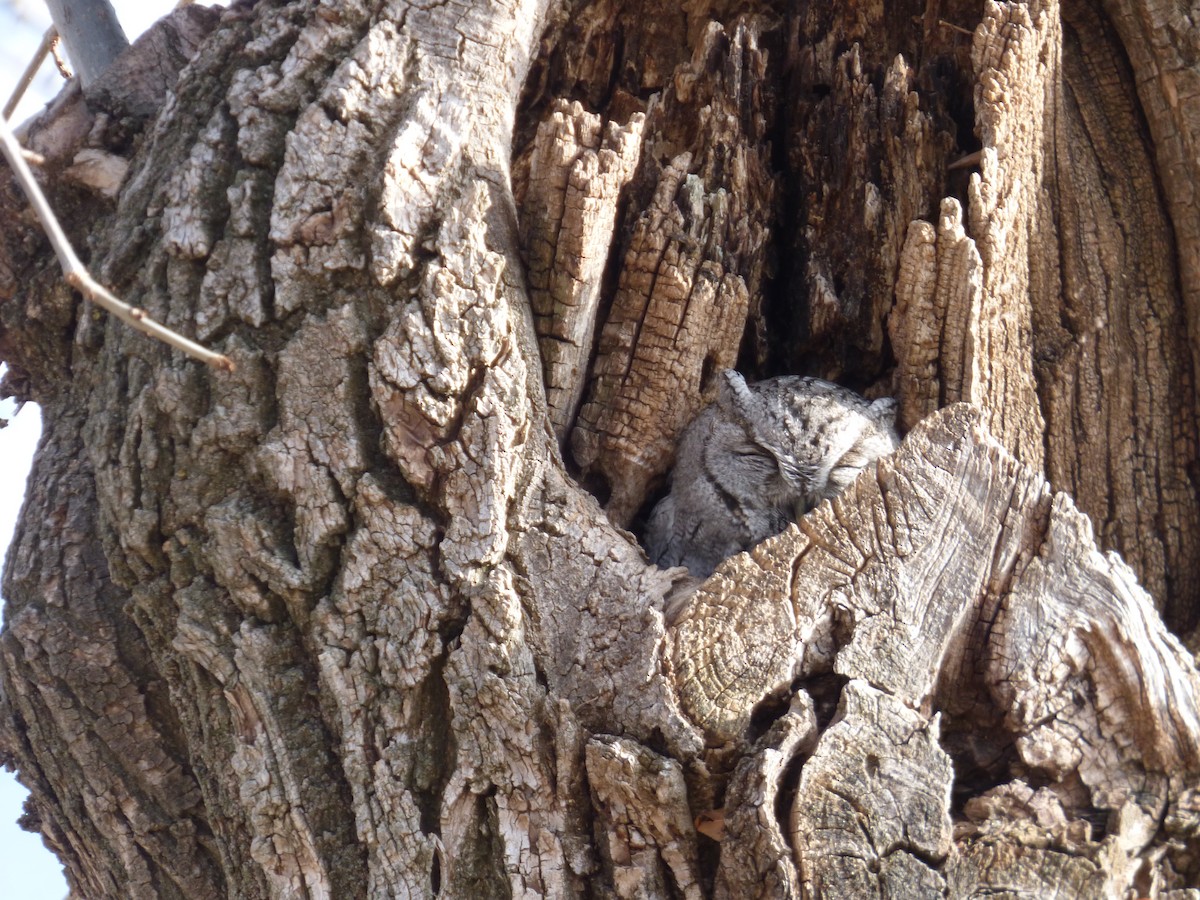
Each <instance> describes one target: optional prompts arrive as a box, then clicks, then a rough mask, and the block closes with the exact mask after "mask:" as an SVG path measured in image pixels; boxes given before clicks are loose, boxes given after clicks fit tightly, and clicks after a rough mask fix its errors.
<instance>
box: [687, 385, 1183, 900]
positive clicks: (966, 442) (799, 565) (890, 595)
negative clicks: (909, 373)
mask: <svg viewBox="0 0 1200 900" xmlns="http://www.w3.org/2000/svg"><path fill="white" fill-rule="evenodd" d="M672 654H673V665H674V668H675V671H676V672H677V673H678V676H677V677H678V680H679V685H680V697H681V701H682V703H683V706H684V710H685V712H686V713H687V714H688V715H689V716H690V717H692V718H693V719H694V720H695V721H696V722H697V724H699V725H700V726H701V727H702V728H703V729H704V731H705V733H706V735H707V744H708V746H709V747H710V748H711V749H710V750H709V751H708V752H709V755H710V758H712V759H713V760H714V761H717V762H718V763H719V761H720V760H721V759H723V758H726V756H727V755H728V754H729V753H730V748H731V746H736V745H740V744H742V743H743V742H744V741H745V739H746V736H747V735H748V734H750V733H751V729H750V726H751V714H752V712H753V710H754V709H755V708H756V706H757V705H759V704H761V703H763V702H764V701H766V700H768V699H769V698H770V697H772V696H778V695H780V694H786V693H788V692H789V691H790V690H793V689H794V688H795V686H797V685H798V686H799V687H800V690H803V689H804V685H805V684H806V683H807V682H810V681H811V680H812V679H814V678H817V677H818V676H821V675H824V674H825V673H829V672H832V673H836V675H838V676H839V677H841V678H844V679H847V684H846V686H845V688H843V690H842V695H841V699H840V701H839V706H838V714H837V717H836V719H835V722H836V723H837V724H836V725H831V726H830V727H829V728H827V729H826V730H825V731H824V732H822V733H821V735H820V736H819V737H818V738H817V739H816V740H815V743H814V746H813V747H812V749H810V750H806V751H805V752H804V754H803V756H802V757H799V756H797V755H796V754H795V751H793V758H794V759H803V760H804V762H803V768H802V769H801V773H800V782H799V786H798V788H797V794H796V799H795V801H794V802H793V804H792V815H793V817H794V821H793V825H792V828H793V838H794V843H793V844H792V846H793V847H794V848H795V851H796V853H797V866H798V874H799V878H800V879H801V881H802V883H803V884H805V885H807V886H808V888H809V889H810V890H819V891H828V890H831V886H832V885H835V884H842V883H846V884H851V885H854V886H855V887H853V888H852V889H848V890H847V893H846V896H876V895H879V896H882V895H886V894H887V893H889V892H894V891H895V890H897V889H898V886H899V885H908V886H911V887H913V889H914V890H917V889H918V886H920V885H925V887H924V888H920V890H922V891H923V890H930V891H940V890H941V889H942V888H941V887H940V885H942V884H943V879H945V878H947V877H952V878H953V879H956V880H957V881H956V883H958V884H964V883H967V882H971V883H975V884H978V885H1001V884H1004V883H1005V879H1006V878H1008V877H1009V872H1010V867H1012V868H1011V871H1013V872H1016V871H1022V872H1023V874H1022V875H1021V877H1022V878H1027V877H1032V876H1031V874H1030V873H1029V872H1028V871H1026V870H1025V869H1023V868H1022V867H1023V866H1026V864H1025V863H1023V862H1021V861H1020V854H1014V855H1013V857H1012V859H1011V861H1010V863H1009V864H1008V865H1004V864H1002V863H1000V862H998V861H996V860H995V859H987V860H985V859H984V858H983V857H981V856H980V855H979V851H978V848H977V847H976V842H979V843H982V844H984V845H987V846H993V847H995V846H998V845H1002V844H1005V843H1006V842H1008V843H1012V844H1015V845H1016V846H1020V845H1021V844H1022V842H1023V841H1026V840H1028V837H1022V836H1021V835H1020V834H1011V835H1009V836H1007V837H1004V836H1003V835H1001V834H1000V833H999V832H998V831H997V830H996V829H989V828H987V827H986V826H984V825H980V826H978V827H977V828H976V829H974V830H971V831H968V832H966V834H965V836H959V838H958V841H957V844H956V851H955V854H953V855H952V854H951V853H950V849H949V843H948V842H949V838H950V820H949V817H948V816H949V792H950V788H951V785H952V783H953V771H952V769H951V766H950V765H949V759H948V757H947V755H946V751H945V750H944V749H943V748H941V747H940V746H939V734H940V729H941V728H949V729H951V730H953V731H955V732H964V731H965V732H970V731H971V730H972V729H976V730H979V731H983V730H987V729H993V728H995V727H996V722H997V721H998V722H999V723H1000V725H999V727H1000V728H1001V729H1002V731H1003V737H999V736H997V735H995V734H993V735H992V737H991V738H990V740H991V741H992V742H993V743H994V744H996V743H998V745H999V746H1001V747H1003V748H1007V749H1006V750H1003V751H1002V754H1001V755H1002V756H1003V758H1005V759H1006V760H1007V762H1006V763H1005V764H1004V765H1003V766H1002V767H1001V768H1000V770H997V771H993V772H992V776H993V777H995V778H996V779H997V782H996V783H997V784H1004V783H1005V781H1008V780H1011V784H1012V785H1013V789H1014V790H1020V789H1021V786H1022V785H1024V784H1028V783H1030V782H1031V781H1037V780H1049V781H1050V782H1052V783H1056V784H1071V783H1075V784H1077V785H1079V790H1078V791H1076V792H1075V794H1074V795H1069V794H1066V792H1063V794H1060V796H1059V797H1058V802H1059V803H1060V804H1061V805H1062V807H1063V809H1062V815H1063V817H1064V818H1065V821H1067V822H1078V823H1080V824H1079V827H1080V828H1082V829H1083V831H1084V832H1085V834H1084V836H1083V837H1082V838H1081V839H1080V840H1079V841H1078V842H1077V843H1078V848H1077V849H1076V851H1075V852H1076V855H1078V856H1080V857H1082V858H1083V859H1085V860H1087V861H1090V862H1089V866H1092V865H1096V864H1098V863H1099V861H1100V860H1101V859H1105V858H1110V856H1111V855H1113V854H1124V855H1125V856H1124V862H1122V863H1121V864H1119V865H1117V864H1115V863H1111V862H1110V863H1109V866H1108V868H1107V869H1106V875H1105V877H1106V878H1107V879H1109V880H1110V881H1111V882H1112V884H1114V885H1115V887H1116V889H1117V891H1118V893H1119V892H1120V891H1123V890H1125V889H1127V888H1129V887H1130V886H1131V884H1132V881H1131V880H1130V879H1132V878H1133V877H1134V874H1135V872H1136V871H1137V868H1138V866H1139V865H1145V866H1148V867H1149V872H1150V873H1151V875H1152V877H1153V878H1154V879H1157V881H1156V883H1169V881H1170V871H1171V870H1170V864H1169V863H1166V864H1162V865H1160V864H1159V862H1158V861H1157V860H1158V854H1160V853H1161V852H1162V847H1161V846H1160V845H1157V844H1156V843H1155V842H1154V841H1153V840H1152V839H1151V838H1152V835H1150V834H1147V833H1146V832H1145V830H1144V829H1145V824H1146V817H1150V818H1151V819H1153V818H1154V817H1155V816H1158V817H1159V820H1161V819H1162V818H1163V817H1165V818H1166V819H1168V820H1170V822H1171V823H1172V824H1171V826H1169V827H1168V829H1167V830H1168V833H1170V834H1175V835H1182V834H1184V833H1186V831H1187V829H1188V828H1190V827H1192V826H1191V825H1188V824H1186V823H1189V822H1192V823H1194V822H1195V819H1196V811H1195V809H1194V808H1193V802H1192V797H1193V795H1194V791H1195V784H1196V779H1197V777H1198V775H1200V672H1197V670H1196V667H1195V664H1194V662H1193V660H1192V659H1191V657H1190V655H1189V654H1188V653H1187V652H1186V651H1185V650H1184V649H1183V647H1182V646H1181V645H1180V644H1179V642H1178V641H1177V640H1176V639H1175V638H1174V637H1173V636H1172V635H1170V634H1169V632H1167V631H1166V629H1165V628H1164V626H1163V625H1162V622H1161V621H1160V620H1159V619H1158V616H1157V614H1156V613H1155V611H1154V608H1153V605H1152V603H1151V601H1150V598H1149V597H1148V595H1147V594H1146V593H1145V591H1144V590H1142V589H1141V588H1140V587H1139V586H1138V585H1137V583H1136V581H1135V579H1134V577H1133V574H1132V572H1131V571H1130V570H1129V568H1128V567H1127V566H1126V565H1125V564H1124V563H1122V562H1121V561H1120V560H1119V559H1118V558H1117V557H1115V556H1112V555H1108V556H1105V555H1102V554H1101V553H1099V552H1098V551H1097V550H1096V548H1095V545H1094V541H1093V536H1092V533H1091V528H1090V525H1089V523H1088V520H1087V519H1086V517H1084V516H1083V515H1082V514H1081V513H1079V512H1078V510H1076V509H1075V507H1074V505H1073V504H1072V503H1071V501H1070V500H1069V499H1068V498H1067V497H1066V496H1065V495H1063V494H1052V493H1051V492H1050V490H1049V488H1048V487H1047V485H1046V483H1045V482H1044V481H1043V480H1042V479H1041V477H1040V476H1038V475H1037V474H1036V473H1035V472H1033V471H1032V470H1030V469H1029V468H1027V467H1024V466H1022V465H1021V464H1019V463H1017V462H1016V461H1015V460H1014V459H1013V458H1012V457H1011V456H1009V455H1008V454H1007V453H1006V452H1005V451H1004V450H1003V449H1002V448H1001V447H1000V446H999V444H998V443H997V442H996V441H995V440H994V439H993V438H991V437H990V436H989V435H988V434H987V432H986V431H985V430H984V429H983V426H982V416H981V415H980V414H979V413H977V412H974V411H972V410H971V408H970V407H965V406H954V407H951V408H949V409H948V410H945V411H943V412H939V413H936V414H935V415H933V416H931V417H930V418H929V419H927V420H926V421H925V422H923V423H922V424H921V425H920V426H919V427H918V428H917V429H916V430H915V431H914V432H913V433H912V434H910V435H909V437H908V438H907V439H906V441H905V443H904V445H903V446H902V447H901V449H900V450H899V451H898V452H897V453H896V454H894V455H893V456H892V457H888V458H886V459H884V460H882V461H881V462H880V463H879V464H878V471H877V473H875V474H874V475H872V474H871V473H867V474H864V476H863V477H861V478H860V479H859V480H858V481H857V482H856V483H855V485H854V486H853V487H852V488H851V490H850V491H848V492H847V493H846V494H844V495H843V496H842V497H840V498H838V499H837V500H835V501H833V503H832V504H827V505H822V506H821V507H820V508H819V509H818V510H816V511H815V512H814V513H812V514H811V515H809V516H807V517H806V518H805V519H804V520H803V521H802V522H801V523H800V525H799V527H798V528H792V529H789V530H788V531H787V532H785V533H784V534H783V535H781V536H779V537H777V538H773V539H771V540H769V541H767V542H765V543H763V544H762V545H760V546H759V547H758V548H756V549H754V550H752V551H751V552H750V553H749V554H745V555H740V556H737V557H734V558H732V559H731V560H728V561H726V562H725V563H723V564H722V565H721V566H720V567H718V569H717V571H716V572H715V573H714V575H713V577H712V578H711V579H709V581H707V582H706V583H705V584H704V585H702V586H701V587H700V588H699V589H698V591H697V592H696V593H695V594H694V595H693V597H692V600H691V603H690V604H689V607H688V609H687V610H686V612H685V613H684V615H683V617H682V618H681V619H680V622H679V624H678V625H677V627H676V630H675V646H674V649H673V651H672ZM1118 661H1119V662H1118ZM976 684H977V685H979V691H978V692H977V693H973V692H971V691H964V690H963V689H962V687H961V686H962V685H976ZM972 698H974V699H972ZM935 708H941V709H942V710H943V712H942V713H941V715H933V714H932V712H931V711H932V710H933V709H935ZM893 745H894V746H893ZM889 748H890V749H889ZM964 765H968V766H969V765H983V766H986V765H994V761H989V760H985V759H974V760H972V759H971V758H970V757H969V756H967V757H960V758H959V760H958V762H957V766H960V767H961V766H964ZM1093 809H1100V810H1104V811H1107V812H1109V813H1111V814H1112V815H1113V816H1116V817H1123V818H1121V821H1122V822H1126V823H1128V824H1127V828H1128V829H1138V830H1139V832H1138V833H1140V834H1141V835H1142V838H1143V839H1142V840H1141V841H1134V840H1130V839H1129V836H1128V834H1127V833H1126V829H1125V828H1124V827H1118V828H1116V829H1111V830H1110V833H1109V834H1108V835H1091V834H1090V831H1089V829H1088V826H1087V822H1088V821H1089V820H1088V816H1090V815H1091V810H1093ZM977 812H978V811H977ZM1008 813H1009V815H1010V820H1008V821H1006V822H1004V824H1003V825H1002V826H1000V823H998V826H1000V830H1003V828H1008V827H1013V824H1014V821H1022V820H1023V817H1024V816H1026V815H1030V816H1031V815H1032V814H1031V813H1027V812H1025V811H1022V810H1020V809H1009V810H1008ZM999 814H1000V810H999V808H997V815H999ZM863 817H865V821H864V820H863ZM983 818H987V817H986V816H983ZM1001 821H1004V820H1003V817H1001ZM899 822H904V823H906V826H905V827H899V825H898V823H899ZM1030 827H1031V828H1032V831H1030V832H1028V834H1033V833H1035V832H1036V831H1037V822H1036V820H1034V823H1033V825H1031V826H1030ZM1164 837H1165V836H1164ZM1156 848H1157V849H1156ZM973 860H974V861H973ZM723 861H724V857H723ZM730 865H733V866H735V867H736V866H739V865H740V863H739V862H738V861H737V860H736V859H733V860H730ZM1026 868H1027V867H1026ZM922 870H924V871H922ZM1054 871H1055V870H1054V868H1053V867H1049V868H1047V869H1046V872H1045V873H1043V874H1045V877H1046V878H1047V879H1050V878H1051V877H1052V875H1053V872H1054ZM1143 877H1144V876H1143ZM1122 879H1124V880H1122ZM1041 883H1042V885H1043V886H1044V887H1046V888H1049V887H1050V886H1051V885H1052V884H1053V881H1052V880H1046V881H1043V882H1041Z"/></svg>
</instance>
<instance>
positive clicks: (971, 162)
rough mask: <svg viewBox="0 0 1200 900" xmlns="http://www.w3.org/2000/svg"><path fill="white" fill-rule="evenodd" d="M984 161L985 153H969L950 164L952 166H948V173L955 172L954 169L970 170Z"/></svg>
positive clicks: (980, 151) (977, 151)
mask: <svg viewBox="0 0 1200 900" xmlns="http://www.w3.org/2000/svg"><path fill="white" fill-rule="evenodd" d="M982 159H983V151H982V150H976V151H975V152H974V153H968V154H967V155H966V156H960V157H959V158H958V159H956V160H954V162H952V163H950V165H948V166H946V169H947V171H953V170H954V169H969V168H971V167H972V166H977V165H979V162H980V160H982Z"/></svg>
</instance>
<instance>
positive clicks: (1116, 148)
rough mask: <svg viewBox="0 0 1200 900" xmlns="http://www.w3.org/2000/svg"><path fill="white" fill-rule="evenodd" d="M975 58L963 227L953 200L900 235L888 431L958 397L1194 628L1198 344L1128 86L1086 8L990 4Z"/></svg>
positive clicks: (1112, 42)
mask: <svg viewBox="0 0 1200 900" xmlns="http://www.w3.org/2000/svg"><path fill="white" fill-rule="evenodd" d="M1064 29H1065V31H1064ZM1064 35H1065V37H1064ZM973 60H974V66H975V73H976V77H977V79H978V89H977V91H978V94H977V96H976V101H975V102H976V108H977V111H978V119H979V122H980V136H981V139H982V142H983V150H982V153H981V162H980V171H979V173H978V174H976V175H973V176H972V179H971V183H970V187H969V191H968V193H969V203H968V216H967V218H968V219H969V228H968V229H967V230H964V228H963V223H962V215H961V213H960V212H959V209H958V204H957V203H956V202H954V201H952V200H945V201H943V203H942V210H941V217H940V220H939V221H938V224H937V227H936V229H935V228H934V227H933V226H932V225H931V224H929V223H927V222H924V221H921V220H917V221H915V222H914V223H913V224H912V225H911V226H910V228H909V234H908V238H907V240H906V244H905V248H904V252H903V255H902V259H901V264H900V270H899V274H898V277H897V282H896V308H895V309H894V310H893V313H892V315H891V317H890V319H889V322H888V328H889V333H890V336H891V339H892V346H893V350H894V352H895V354H896V357H897V363H898V365H897V372H896V385H897V390H898V393H899V400H900V408H901V416H900V417H901V421H902V423H903V424H904V425H905V426H906V427H912V426H913V425H915V424H916V422H917V421H919V420H920V418H921V417H922V416H924V415H927V414H928V413H929V412H931V411H932V410H933V409H936V408H938V407H939V406H941V405H944V404H946V403H949V402H954V401H957V400H960V399H961V400H966V401H969V402H973V403H977V404H979V405H980V406H981V407H982V408H983V409H985V410H988V411H989V419H988V424H989V427H990V428H991V430H992V431H993V433H994V434H996V435H997V436H998V437H1000V438H1001V439H1002V440H1003V442H1004V443H1005V445H1006V446H1007V447H1009V449H1010V450H1012V451H1013V452H1014V453H1016V454H1017V456H1018V458H1020V459H1022V460H1024V461H1026V462H1029V463H1030V464H1031V465H1034V466H1041V465H1044V466H1045V470H1046V472H1047V475H1048V476H1049V478H1050V480H1051V482H1052V483H1053V484H1055V485H1056V486H1057V487H1060V488H1062V489H1065V490H1067V491H1069V492H1070V493H1071V495H1072V497H1073V498H1074V499H1075V501H1076V502H1077V503H1078V504H1079V506H1080V508H1081V509H1083V510H1084V511H1085V512H1086V513H1088V514H1089V515H1090V516H1091V517H1092V518H1093V520H1094V521H1095V522H1096V525H1097V530H1098V532H1099V535H1100V538H1101V541H1102V542H1103V544H1104V546H1106V547H1108V548H1111V549H1116V550H1119V551H1120V552H1121V553H1122V554H1123V555H1124V556H1125V558H1126V560H1127V561H1128V562H1129V563H1130V564H1131V565H1132V566H1133V567H1134V570H1135V571H1136V572H1137V573H1138V576H1139V578H1140V579H1141V580H1142V582H1143V583H1144V584H1145V586H1146V587H1147V588H1148V589H1149V590H1150V592H1151V594H1152V595H1153V596H1154V597H1155V598H1156V600H1157V602H1158V603H1159V605H1160V608H1163V609H1164V610H1166V611H1167V612H1168V614H1169V615H1170V616H1171V618H1172V619H1173V620H1174V619H1176V618H1177V619H1178V620H1179V621H1180V623H1190V622H1192V621H1193V617H1194V616H1195V614H1196V612H1195V609H1196V607H1195V600H1194V599H1193V598H1195V597H1196V596H1197V595H1198V592H1200V585H1197V583H1196V577H1195V574H1194V570H1195V566H1194V564H1193V563H1192V562H1191V561H1192V560H1194V559H1195V558H1196V554H1197V553H1198V552H1200V543H1198V541H1200V528H1198V527H1197V525H1198V524H1200V522H1198V517H1200V507H1198V505H1197V501H1196V496H1195V488H1194V486H1193V484H1192V477H1191V475H1190V474H1189V473H1191V472H1192V471H1193V470H1194V467H1195V465H1196V461H1197V452H1198V451H1197V428H1196V418H1195V410H1194V406H1195V400H1194V387H1193V382H1194V374H1193V363H1192V357H1193V353H1194V350H1193V349H1192V348H1189V346H1188V343H1187V341H1186V340H1185V335H1186V331H1187V326H1186V325H1185V320H1187V318H1188V317H1186V316H1185V315H1184V309H1185V308H1184V305H1183V303H1182V302H1181V300H1182V299H1183V298H1182V297H1181V294H1180V282H1179V278H1180V275H1179V270H1178V267H1177V265H1176V263H1175V262H1174V259H1173V256H1172V254H1171V253H1170V252H1169V251H1168V248H1169V247H1171V245H1172V238H1171V234H1170V222H1169V221H1168V207H1167V204H1166V203H1165V202H1164V200H1163V194H1162V192H1163V190H1164V188H1163V186H1161V185H1160V184H1159V183H1158V182H1157V180H1156V178H1155V176H1154V169H1153V166H1152V149H1151V147H1150V145H1149V142H1148V141H1147V139H1146V137H1145V136H1144V135H1143V134H1142V133H1141V131H1142V125H1141V115H1142V114H1141V112H1140V110H1139V108H1138V104H1137V101H1136V97H1135V87H1134V82H1135V79H1134V77H1133V75H1132V73H1131V72H1129V71H1128V70H1127V68H1126V66H1125V63H1124V61H1123V60H1122V59H1121V51H1120V50H1119V48H1118V46H1117V40H1116V38H1115V36H1114V33H1113V30H1112V26H1111V25H1109V24H1107V23H1106V21H1105V20H1104V19H1103V18H1102V17H1101V15H1100V14H1099V13H1098V12H1097V10H1096V9H1095V8H1094V7H1093V6H1091V5H1089V4H1083V3H1074V2H1068V3H1065V4H1063V5H1062V7H1061V10H1060V8H1059V6H1058V4H1054V3H1041V4H1030V5H1028V6H1026V5H1005V4H993V5H991V6H989V7H988V12H987V14H986V15H985V17H984V21H983V23H982V25H981V28H980V30H979V32H978V34H977V37H976V40H975V43H974V47H973ZM1035 376H1036V383H1037V395H1036V396H1035V393H1034V378H1035ZM1131 422H1136V423H1137V425H1136V427H1132V428H1131V427H1128V426H1127V425H1125V424H1124V423H1131ZM1116 423H1122V424H1120V425H1117V424H1116Z"/></svg>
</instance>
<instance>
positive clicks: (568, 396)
mask: <svg viewBox="0 0 1200 900" xmlns="http://www.w3.org/2000/svg"><path fill="white" fill-rule="evenodd" d="M645 121H646V117H645V116H644V115H643V114H642V113H635V114H634V115H633V116H632V117H631V118H630V120H629V122H628V123H626V124H625V125H623V126H619V125H617V124H616V123H615V122H607V123H604V124H603V126H602V124H601V119H600V117H599V116H598V115H595V114H593V113H587V112H584V110H583V107H582V106H581V105H580V104H579V103H573V104H569V103H567V102H566V101H561V100H560V101H559V102H558V104H556V106H555V109H554V112H553V113H552V114H551V116H550V118H549V119H547V120H546V121H545V122H543V123H542V124H541V126H540V127H539V128H538V133H537V138H536V139H535V145H534V148H533V153H532V156H531V159H530V164H529V165H530V171H529V187H528V189H527V193H526V197H525V203H524V206H523V209H524V212H525V216H524V219H523V223H522V224H523V229H522V231H523V234H522V241H523V243H524V245H525V252H526V254H527V259H528V276H529V299H530V303H531V305H532V306H533V315H534V325H535V327H536V328H537V332H538V348H539V349H540V350H541V352H542V366H543V368H544V370H545V378H546V405H547V406H548V407H549V411H550V421H551V423H552V424H553V425H554V431H555V434H557V435H558V439H559V440H560V441H562V440H563V439H564V438H565V436H566V433H567V429H568V428H569V427H570V425H571V422H572V420H573V419H574V418H575V412H576V410H578V408H579V401H580V399H581V397H582V396H583V388H584V384H585V378H586V376H587V364H588V360H589V359H590V357H591V353H592V344H593V341H594V338H595V332H596V317H597V315H598V311H599V304H600V287H601V280H602V276H603V274H604V268H605V266H606V264H607V263H608V251H609V247H610V246H611V244H612V241H613V231H614V228H615V227H616V221H617V209H618V205H617V199H618V196H619V194H620V192H621V189H622V188H623V187H624V186H625V185H626V184H627V183H628V181H629V179H630V178H631V177H632V175H633V171H634V169H635V168H636V167H637V163H638V159H639V157H640V155H641V150H642V145H641V138H642V126H643V124H644V123H645Z"/></svg>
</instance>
